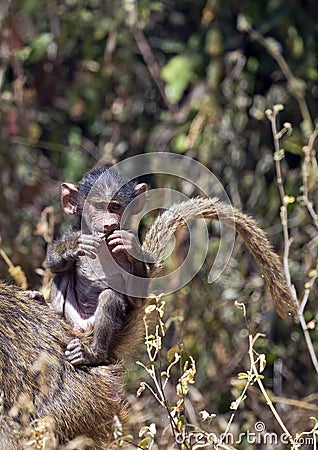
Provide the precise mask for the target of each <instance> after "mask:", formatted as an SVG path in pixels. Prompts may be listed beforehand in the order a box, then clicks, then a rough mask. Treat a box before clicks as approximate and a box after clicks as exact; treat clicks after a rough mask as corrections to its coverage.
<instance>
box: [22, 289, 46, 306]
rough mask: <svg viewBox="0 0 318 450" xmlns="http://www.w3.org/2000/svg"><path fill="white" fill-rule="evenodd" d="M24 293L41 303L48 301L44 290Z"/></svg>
mask: <svg viewBox="0 0 318 450" xmlns="http://www.w3.org/2000/svg"><path fill="white" fill-rule="evenodd" d="M24 294H25V295H27V296H28V297H29V298H30V299H32V300H36V301H37V302H39V303H42V305H46V302H45V300H44V295H43V294H42V292H39V291H24Z"/></svg>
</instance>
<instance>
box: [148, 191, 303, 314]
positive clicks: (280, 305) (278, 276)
mask: <svg viewBox="0 0 318 450" xmlns="http://www.w3.org/2000/svg"><path fill="white" fill-rule="evenodd" d="M201 218H205V219H211V220H215V221H218V222H222V223H224V224H226V225H228V226H230V227H232V228H234V229H236V231H237V232H238V233H239V234H240V236H241V237H242V239H243V240H244V243H245V245H246V246H247V248H248V249H249V251H250V252H251V253H252V255H253V257H254V258H255V260H256V262H257V263H258V265H259V267H260V268H261V270H262V272H263V275H264V277H265V279H266V282H267V284H268V287H269V290H270V293H271V296H272V299H273V302H274V305H275V309H276V311H277V312H278V314H279V315H280V316H281V317H282V318H284V319H291V318H292V317H293V316H295V315H296V314H297V304H296V301H295V299H294V297H293V295H292V293H291V291H290V289H289V287H288V284H287V281H286V277H285V274H284V269H283V266H282V263H281V261H280V258H279V257H278V255H277V254H276V253H275V252H274V251H273V249H272V246H271V244H270V243H269V241H268V239H267V237H266V235H265V233H264V231H263V230H261V229H260V228H259V226H258V225H257V223H256V222H255V220H254V219H252V218H251V217H249V216H247V215H246V214H244V213H242V212H241V211H239V210H237V209H235V208H233V207H231V206H230V205H227V204H225V203H222V202H221V201H218V199H215V198H194V199H190V200H187V201H185V202H182V203H179V204H175V205H172V206H171V207H170V208H169V209H167V210H166V211H165V212H163V213H162V214H161V215H160V216H158V217H157V219H156V220H155V222H154V223H153V225H152V226H151V227H150V229H149V230H148V232H147V234H146V236H145V239H144V242H143V245H142V248H143V250H144V251H145V252H146V253H147V254H149V255H151V258H152V260H153V261H154V262H155V263H154V265H153V269H152V272H151V275H153V274H154V273H155V272H156V271H157V270H158V269H160V267H161V261H162V259H163V256H164V252H165V249H166V247H167V244H168V242H169V239H170V237H171V233H175V232H176V231H177V230H178V229H180V228H181V227H183V226H185V225H186V224H187V223H188V222H190V221H192V220H194V219H201Z"/></svg>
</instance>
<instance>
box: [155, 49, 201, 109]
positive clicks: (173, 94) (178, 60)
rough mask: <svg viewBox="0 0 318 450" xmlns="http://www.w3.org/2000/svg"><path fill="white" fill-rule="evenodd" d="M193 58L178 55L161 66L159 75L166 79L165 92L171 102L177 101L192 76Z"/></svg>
mask: <svg viewBox="0 0 318 450" xmlns="http://www.w3.org/2000/svg"><path fill="white" fill-rule="evenodd" d="M195 64H196V63H195V60H194V58H190V57H187V56H182V55H178V56H175V57H174V58H172V59H170V61H169V62H168V63H167V64H166V65H165V66H164V67H163V68H162V70H161V76H162V78H163V79H164V80H165V81H166V83H167V86H166V94H167V96H168V98H169V100H170V101H171V102H174V103H176V102H178V101H179V100H180V99H181V97H182V95H183V93H184V91H185V90H186V88H187V87H188V85H189V83H190V81H191V80H192V79H193V76H194V72H193V69H194V66H195Z"/></svg>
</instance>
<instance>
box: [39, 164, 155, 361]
mask: <svg viewBox="0 0 318 450" xmlns="http://www.w3.org/2000/svg"><path fill="white" fill-rule="evenodd" d="M146 190H147V185H146V184H145V183H139V184H137V183H134V182H132V181H129V180H128V179H127V178H125V177H124V176H123V175H122V174H120V173H119V172H118V171H116V170H114V169H113V168H106V167H102V168H99V169H95V170H93V171H91V172H89V173H87V174H86V175H84V177H83V178H82V180H81V182H80V183H79V186H75V185H73V184H70V183H62V185H61V191H62V205H63V209H64V212H66V213H67V214H74V215H75V221H74V223H73V225H72V227H71V228H70V230H69V231H68V232H67V233H66V234H65V235H64V236H63V237H62V238H61V239H59V240H57V241H55V242H54V243H53V245H52V247H51V248H50V250H49V253H48V257H47V266H48V268H49V269H50V270H51V271H52V272H53V273H54V274H55V276H54V279H53V285H52V289H51V294H50V303H49V304H50V307H51V309H52V310H53V311H55V312H56V313H58V314H60V315H62V316H63V317H64V319H65V320H66V322H68V323H69V324H70V325H71V326H72V327H73V329H74V330H77V331H84V330H85V329H87V328H88V327H89V326H90V325H93V328H94V331H93V342H92V343H91V344H90V345H88V346H87V345H85V344H84V343H83V342H82V340H80V339H78V338H74V339H73V340H72V341H71V342H70V343H69V344H68V346H67V350H66V352H65V354H66V357H67V359H68V361H70V362H71V363H72V364H74V365H79V364H81V365H83V364H88V365H97V364H101V363H110V362H113V361H116V359H118V353H116V350H117V346H118V344H120V341H121V337H122V333H123V330H124V328H125V327H127V324H131V323H134V322H135V320H136V316H138V315H140V311H141V310H140V305H141V300H140V298H136V297H132V296H130V295H126V294H127V292H128V291H129V282H131V281H130V280H131V278H132V277H130V276H129V275H133V276H135V278H134V280H137V281H136V283H137V282H138V278H139V277H142V278H145V277H147V266H146V264H145V263H144V262H143V261H142V252H141V248H140V246H139V245H138V241H137V239H136V237H135V236H134V234H133V233H131V232H130V231H128V230H122V229H120V226H121V220H122V217H123V214H124V213H125V211H126V209H127V207H128V206H130V209H129V215H133V214H137V213H138V212H140V210H141V209H142V208H143V206H144V203H145V200H146V198H145V192H146ZM132 251H134V252H135V254H137V255H138V254H139V255H140V256H139V259H137V258H136V257H134V256H132ZM134 291H135V292H136V293H137V294H138V289H137V286H135V287H134ZM139 291H140V292H139V297H140V296H143V297H146V296H147V292H146V291H145V290H142V289H140V290H139ZM130 329H131V327H130ZM125 336H126V334H125Z"/></svg>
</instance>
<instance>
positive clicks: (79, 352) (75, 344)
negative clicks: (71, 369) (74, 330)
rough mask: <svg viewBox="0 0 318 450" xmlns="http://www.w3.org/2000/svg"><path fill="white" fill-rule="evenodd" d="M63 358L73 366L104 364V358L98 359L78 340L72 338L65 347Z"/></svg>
mask: <svg viewBox="0 0 318 450" xmlns="http://www.w3.org/2000/svg"><path fill="white" fill-rule="evenodd" d="M65 356H66V359H67V360H68V362H70V363H71V364H73V366H82V365H98V364H106V363H107V361H106V358H102V357H99V356H98V355H96V354H95V353H94V352H93V350H91V349H90V348H89V347H88V346H87V345H85V344H83V343H82V342H81V341H80V340H79V339H78V338H74V339H72V340H71V342H70V343H69V344H68V345H67V347H66V350H65Z"/></svg>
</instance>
